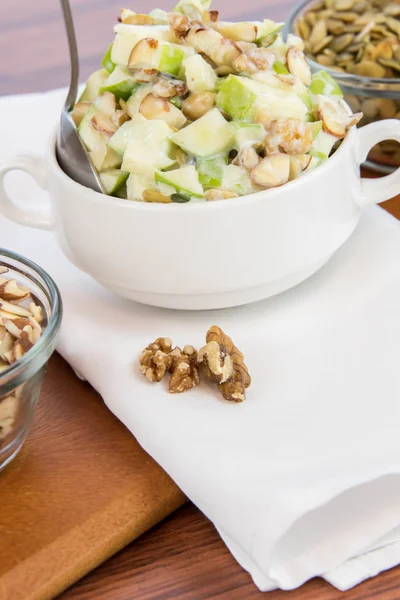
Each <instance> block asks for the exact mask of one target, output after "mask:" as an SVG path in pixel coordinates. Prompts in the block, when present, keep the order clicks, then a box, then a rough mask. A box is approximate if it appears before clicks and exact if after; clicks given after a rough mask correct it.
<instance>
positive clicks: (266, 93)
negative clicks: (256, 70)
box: [242, 78, 307, 121]
mask: <svg viewBox="0 0 400 600" xmlns="http://www.w3.org/2000/svg"><path fill="white" fill-rule="evenodd" d="M242 79H243V80H244V86H245V87H246V88H247V89H248V90H250V91H251V92H252V93H253V94H254V96H255V101H254V102H253V105H252V107H251V112H250V111H249V113H248V114H247V117H251V118H253V119H254V118H255V117H256V115H257V112H258V111H259V110H265V111H267V112H268V114H269V117H270V119H287V118H289V117H291V118H293V119H300V120H301V121H304V120H305V119H306V117H307V106H306V105H305V104H304V102H303V101H302V100H301V98H299V96H298V95H297V94H296V92H295V90H293V92H290V91H289V90H282V89H279V88H272V87H270V86H268V85H265V84H262V83H260V82H258V81H254V80H253V79H249V78H242Z"/></svg>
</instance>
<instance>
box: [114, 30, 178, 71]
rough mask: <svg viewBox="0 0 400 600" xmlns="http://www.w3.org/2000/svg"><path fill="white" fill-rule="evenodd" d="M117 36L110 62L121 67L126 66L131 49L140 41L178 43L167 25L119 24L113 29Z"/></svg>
mask: <svg viewBox="0 0 400 600" xmlns="http://www.w3.org/2000/svg"><path fill="white" fill-rule="evenodd" d="M114 31H115V33H116V34H117V35H116V36H115V40H114V43H113V47H112V50H111V60H112V61H113V62H114V63H115V64H116V65H120V66H122V67H127V66H128V61H129V57H130V55H131V52H132V50H133V48H134V47H135V46H136V44H137V43H138V42H140V40H144V39H145V38H152V39H154V40H158V41H161V40H163V41H166V42H172V43H176V44H177V43H178V41H179V40H178V39H177V38H176V36H175V34H174V33H173V32H172V31H171V30H170V28H169V25H125V24H124V23H120V24H119V25H116V26H115V27H114Z"/></svg>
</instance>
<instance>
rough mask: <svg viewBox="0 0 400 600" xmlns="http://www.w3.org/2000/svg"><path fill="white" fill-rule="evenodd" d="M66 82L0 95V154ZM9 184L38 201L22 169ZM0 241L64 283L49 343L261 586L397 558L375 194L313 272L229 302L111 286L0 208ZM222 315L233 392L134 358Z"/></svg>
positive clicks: (48, 124) (396, 394) (200, 339)
mask: <svg viewBox="0 0 400 600" xmlns="http://www.w3.org/2000/svg"><path fill="white" fill-rule="evenodd" d="M63 96H64V92H62V91H61V92H60V91H58V92H52V93H48V94H40V95H39V94H38V95H30V96H24V97H8V98H7V97H6V98H3V99H1V100H0V156H7V155H10V154H12V153H15V152H17V151H36V152H39V153H40V152H42V151H43V149H44V140H45V138H46V136H47V134H48V133H49V131H50V130H51V129H52V128H53V126H54V124H55V122H56V120H57V117H58V111H59V107H60V105H61V102H62V99H63ZM9 179H10V181H9V189H10V193H12V194H13V195H14V197H18V198H19V199H20V200H21V202H26V201H28V202H29V203H31V202H34V201H36V200H39V196H41V194H42V193H41V192H40V191H39V190H37V189H36V187H35V185H34V183H33V182H32V181H31V180H29V178H28V177H23V176H21V175H20V174H11V175H10V178H9ZM0 245H1V246H5V247H8V248H11V249H13V250H16V251H18V252H21V253H22V254H24V255H26V256H28V257H30V258H32V259H33V260H35V261H37V262H38V263H39V264H41V265H42V266H43V267H44V268H45V269H47V270H48V271H49V273H50V274H51V275H52V276H53V277H54V279H55V280H56V282H57V284H58V285H59V287H60V290H61V293H62V296H63V300H64V306H65V317H64V322H63V326H62V331H61V335H60V340H59V344H58V350H59V351H60V352H61V354H62V355H63V356H64V357H65V358H66V360H68V362H69V363H70V364H71V365H72V366H73V368H74V369H76V370H77V371H78V372H79V373H81V374H83V376H84V377H85V378H86V379H88V381H89V382H90V383H91V384H92V385H93V386H94V387H95V388H96V389H97V390H98V391H99V392H100V394H101V395H102V397H103V398H104V401H105V403H106V404H107V406H108V407H109V408H110V410H111V411H112V412H113V413H115V415H117V417H118V418H119V419H120V420H121V421H122V422H123V423H124V424H125V425H126V426H127V427H128V428H129V429H130V430H131V431H132V433H133V434H134V435H135V436H136V438H137V439H138V441H139V442H140V444H141V445H142V446H143V448H145V450H147V452H148V453H149V454H150V455H151V456H153V457H154V458H155V460H157V461H158V462H159V463H160V464H161V465H162V466H163V467H164V469H165V470H166V471H167V472H168V473H169V474H170V475H171V476H172V477H173V479H174V480H175V481H176V483H177V484H178V485H179V486H180V487H181V489H182V490H183V491H184V492H185V493H186V494H187V495H188V497H189V498H191V499H192V500H193V502H194V503H195V504H196V505H197V506H198V507H199V508H200V509H201V510H202V511H203V512H204V513H205V514H206V515H207V516H208V517H209V518H210V519H211V521H212V522H213V523H214V524H215V526H216V528H217V529H218V531H219V533H220V535H221V536H222V538H223V539H224V541H225V543H226V544H227V546H228V547H229V549H230V550H231V552H232V553H233V555H234V556H235V557H236V559H237V560H238V562H239V563H240V564H241V565H242V566H243V567H244V568H245V569H246V570H247V571H249V572H250V573H251V575H252V577H253V579H254V582H255V583H256V585H257V586H258V587H259V588H260V589H261V590H272V589H274V588H283V589H291V588H295V587H297V586H299V585H301V584H302V583H303V582H304V581H306V580H308V579H309V578H311V577H313V576H316V575H321V576H323V577H325V579H326V580H327V581H329V582H331V583H332V584H333V585H334V586H336V587H337V588H339V589H342V590H344V589H348V588H350V587H351V586H354V585H355V584H357V583H359V582H360V581H362V580H364V579H366V578H368V577H371V576H373V575H375V574H376V573H378V572H379V571H382V570H384V569H387V568H389V567H392V566H393V565H396V564H398V563H400V502H399V498H400V435H399V423H400V378H399V376H398V368H399V341H400V310H399V306H400V260H399V259H400V224H399V223H398V222H397V221H396V220H395V219H394V218H392V217H391V216H389V215H388V214H386V213H385V212H384V211H382V210H381V209H379V208H371V209H369V210H366V211H365V213H364V214H363V217H362V220H361V223H360V225H359V227H358V228H357V230H356V232H355V234H354V235H353V236H352V238H351V239H350V240H349V241H348V243H347V244H346V245H345V246H344V247H343V248H342V249H341V250H340V251H339V252H338V253H337V255H336V256H335V257H334V258H333V259H332V260H331V261H330V262H329V264H328V265H327V266H326V267H325V268H324V269H323V270H322V271H320V272H319V273H318V274H316V275H315V276H314V277H312V278H311V279H310V280H309V281H308V282H306V283H304V284H302V285H301V286H299V287H297V288H295V289H293V290H291V291H289V292H287V293H285V294H282V295H280V296H278V297H275V298H272V299H270V300H266V301H263V302H259V303H257V304H253V305H249V306H245V307H242V308H237V309H229V310H224V311H213V312H203V313H200V312H196V313H187V312H186V313H182V312H174V311H168V310H161V309H156V308H149V307H145V306H140V305H138V304H134V303H132V302H129V301H126V300H123V299H121V298H118V297H117V296H114V295H113V294H111V293H110V292H108V291H106V290H104V289H102V288H101V287H100V286H99V285H98V284H97V283H96V282H94V281H92V280H91V279H90V278H89V277H88V276H86V275H85V274H83V273H81V272H80V271H78V270H77V269H76V268H75V267H73V266H72V265H71V264H69V263H68V262H67V260H66V259H65V258H64V257H63V255H62V254H61V251H60V250H59V249H58V247H57V245H56V243H55V241H54V239H53V237H52V234H50V233H45V232H40V231H35V230H30V229H27V228H23V227H20V226H16V225H14V224H12V223H11V222H10V221H8V220H6V219H5V218H4V217H0ZM213 324H218V325H220V326H221V327H222V328H223V329H225V330H226V331H227V332H228V333H229V335H231V336H232V338H233V340H234V341H235V342H236V343H237V345H238V346H239V348H240V349H241V350H242V351H243V352H244V354H245V357H246V362H247V364H248V365H249V368H250V371H251V374H252V377H253V384H252V386H251V388H250V389H249V391H248V399H247V400H246V402H244V403H243V404H240V405H236V404H229V403H227V402H225V401H223V400H221V397H220V396H219V394H218V392H216V391H215V390H213V389H212V388H211V387H208V386H207V385H206V384H202V385H201V386H200V387H199V388H196V389H195V390H193V391H191V392H187V393H185V394H183V395H176V396H170V395H168V393H167V391H166V386H165V385H164V384H163V383H161V384H153V385H152V384H149V383H147V382H146V380H145V379H144V377H143V376H142V375H141V374H140V373H139V371H138V366H137V359H138V356H139V353H140V351H141V350H142V348H143V347H144V346H146V345H147V344H148V343H149V342H150V341H152V340H153V339H154V338H155V337H157V336H160V335H165V336H171V337H172V338H173V341H174V343H176V344H178V345H183V344H186V343H190V344H193V345H195V346H197V347H200V346H201V345H202V344H203V343H204V335H205V332H206V330H207V329H208V327H209V326H211V325H213Z"/></svg>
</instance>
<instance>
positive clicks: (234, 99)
mask: <svg viewBox="0 0 400 600" xmlns="http://www.w3.org/2000/svg"><path fill="white" fill-rule="evenodd" d="M247 81H248V79H247V78H245V77H239V76H236V75H229V77H227V78H226V80H225V81H224V83H223V84H222V85H221V87H220V88H219V91H218V95H217V100H216V104H217V106H218V107H219V108H220V109H221V110H223V111H224V112H226V113H227V114H228V115H229V116H231V117H232V119H236V120H238V121H240V120H241V119H245V118H246V117H247V116H248V114H249V112H250V110H251V108H252V107H253V105H254V102H255V100H256V98H257V93H256V92H254V91H253V90H252V89H251V88H250V87H249V86H248V85H247Z"/></svg>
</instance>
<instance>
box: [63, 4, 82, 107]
mask: <svg viewBox="0 0 400 600" xmlns="http://www.w3.org/2000/svg"><path fill="white" fill-rule="evenodd" d="M60 1H61V7H62V11H63V15H64V24H65V31H66V32H67V38H68V48H69V57H70V62H71V79H70V84H69V90H68V95H67V97H66V99H65V104H64V107H65V109H66V110H68V111H70V110H72V108H73V106H74V104H75V100H76V94H77V92H78V81H79V58H78V46H77V43H76V35H75V28H74V21H73V19H72V12H71V6H70V3H69V0H60Z"/></svg>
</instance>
